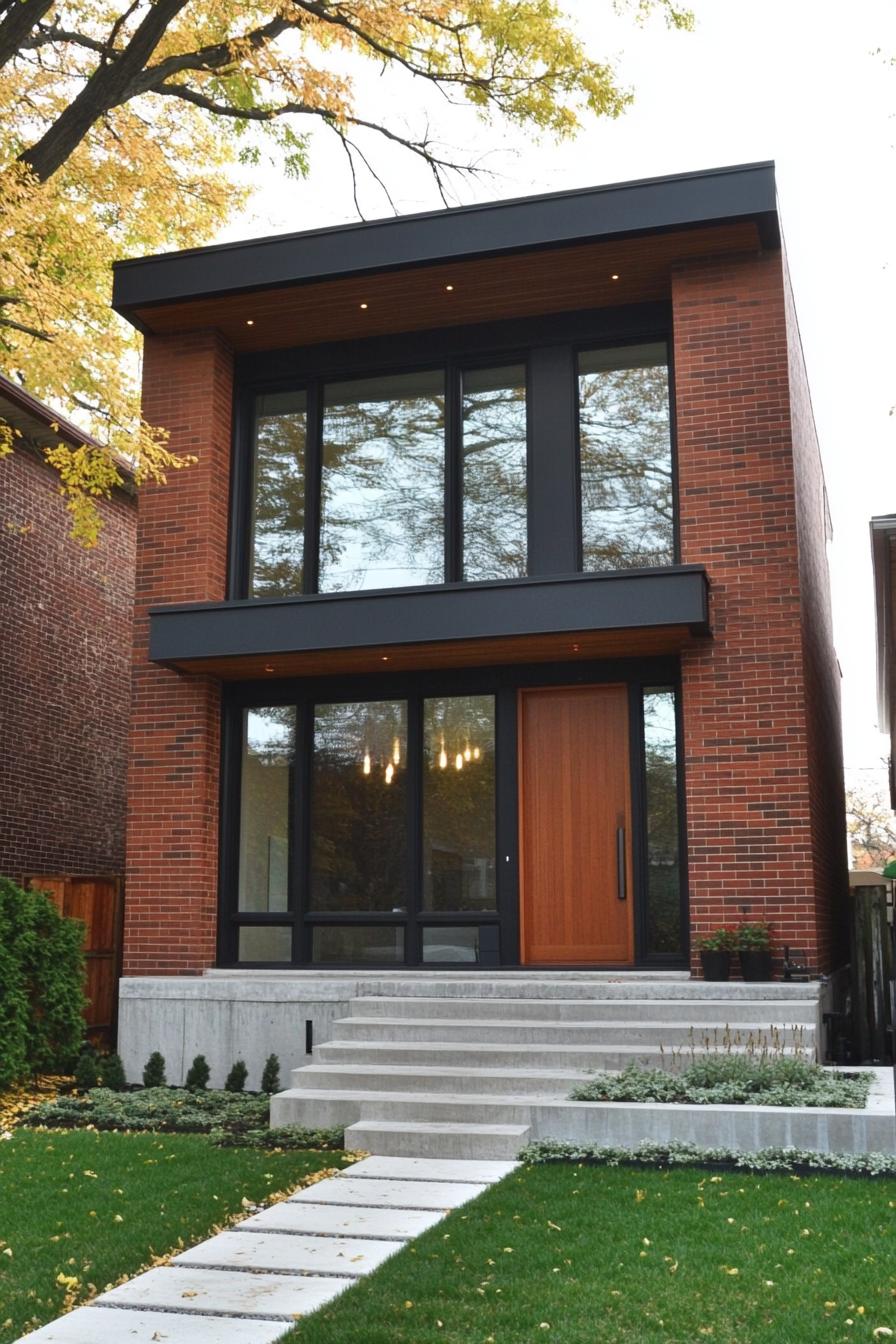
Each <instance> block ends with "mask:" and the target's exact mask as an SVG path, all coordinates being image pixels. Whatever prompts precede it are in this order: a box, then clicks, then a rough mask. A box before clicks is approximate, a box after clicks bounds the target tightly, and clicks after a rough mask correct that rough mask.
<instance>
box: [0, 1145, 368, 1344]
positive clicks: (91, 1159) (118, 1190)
mask: <svg viewBox="0 0 896 1344" xmlns="http://www.w3.org/2000/svg"><path fill="white" fill-rule="evenodd" d="M345 1160H346V1159H345V1157H344V1155H343V1154H340V1153H333V1152H330V1153H318V1152H287V1153H272V1152H264V1151H261V1150H259V1149H253V1148H238V1149H229V1148H216V1147H214V1145H213V1144H211V1143H210V1141H209V1140H208V1139H207V1138H205V1137H204V1136H203V1135H198V1134H100V1133H95V1132H90V1131H83V1130H82V1131H56V1132H54V1133H45V1132H37V1131H32V1130H25V1129H17V1130H14V1131H13V1136H12V1138H11V1139H9V1140H6V1141H4V1142H0V1344H8V1341H10V1340H14V1339H17V1338H18V1336H19V1335H20V1334H22V1332H23V1331H24V1330H26V1329H33V1328H34V1327H35V1326H37V1325H40V1324H43V1323H44V1322H46V1321H49V1320H52V1319H53V1317H54V1316H58V1315H59V1313H60V1312H61V1311H62V1310H63V1309H64V1308H65V1306H66V1305H70V1304H73V1303H76V1302H82V1301H85V1300H86V1299H88V1298H89V1297H90V1296H92V1295H93V1287H96V1288H97V1289H99V1290H102V1289H103V1288H104V1287H105V1286H106V1285H107V1284H111V1283H114V1282H116V1280H118V1279H120V1278H121V1277H122V1276H129V1275H131V1274H135V1273H136V1272H137V1271H138V1270H139V1269H140V1268H141V1267H143V1266H144V1265H147V1264H149V1263H150V1262H151V1261H152V1260H153V1258H154V1257H156V1256H162V1255H165V1254H166V1253H168V1252H170V1251H173V1250H176V1249H178V1248H179V1247H180V1246H181V1245H188V1244H191V1243H193V1242H196V1241H200V1240H202V1238H203V1237H205V1236H207V1235H208V1234H209V1233H211V1232H212V1231H214V1230H215V1228H216V1226H217V1225H219V1224H221V1223H224V1222H225V1221H226V1220H227V1218H228V1216H229V1215H231V1214H233V1213H237V1212H239V1211H240V1209H241V1208H242V1200H243V1199H246V1200H251V1201H255V1200H263V1199H265V1198H267V1197H268V1196H270V1195H271V1194H273V1193H275V1192H276V1191H279V1190H285V1189H287V1188H289V1187H291V1186H294V1185H298V1184H300V1183H301V1182H302V1181H303V1180H304V1179H305V1178H306V1177H307V1176H308V1175H310V1174H311V1173H313V1172H315V1171H318V1170H320V1169H321V1168H324V1167H341V1166H343V1165H344V1164H345ZM60 1275H62V1276H63V1277H64V1279H67V1280H68V1282H64V1281H60V1280H59V1277H58V1276H60Z"/></svg>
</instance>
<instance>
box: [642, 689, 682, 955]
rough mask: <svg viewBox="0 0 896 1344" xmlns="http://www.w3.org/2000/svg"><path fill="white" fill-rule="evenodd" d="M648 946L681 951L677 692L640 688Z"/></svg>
mask: <svg viewBox="0 0 896 1344" xmlns="http://www.w3.org/2000/svg"><path fill="white" fill-rule="evenodd" d="M644 768H645V778H646V809H647V951H648V952H649V953H650V952H665V953H669V952H672V953H675V952H681V951H682V947H681V887H680V872H679V864H678V765H677V760H676V751H675V692H674V691H673V690H670V689H657V690H653V689H651V690H645V692H644Z"/></svg>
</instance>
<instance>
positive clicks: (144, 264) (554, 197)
mask: <svg viewBox="0 0 896 1344" xmlns="http://www.w3.org/2000/svg"><path fill="white" fill-rule="evenodd" d="M740 219H752V220H755V221H756V224H757V226H758V229H759V236H760V239H761V241H762V244H763V246H765V247H777V246H779V245H780V233H779V230H778V216H777V205H776V198H775V173H774V164H773V163H771V162H765V163H749V164H741V165H738V166H734V167H728V168H713V169H709V170H706V171H703V172H698V173H680V174H674V175H672V176H668V177H653V178H644V179H642V180H640V181H634V182H621V183H616V184H614V185H611V186H603V187H585V188H582V189H580V190H577V191H563V192H551V193H549V194H546V195H541V196H522V197H517V198H515V199H513V200H507V201H491V202H487V203H485V204H480V205H466V206H458V207H455V208H452V209H446V210H432V211H427V212H426V213H423V214H416V215H399V216H396V217H392V218H388V219H376V220H370V221H366V222H361V223H357V224H341V225H338V226H335V227H333V228H328V229H311V230H309V231H307V232H304V233H288V234H280V235H277V236H274V237H269V238H255V239H250V240H248V241H246V242H237V243H223V244H220V245H217V246H214V247H202V248H192V249H189V250H188V251H184V252H171V253H165V254H163V255H160V256H153V257H137V258H134V259H132V260H128V261H119V262H116V263H115V273H114V287H113V307H114V308H115V309H116V311H117V312H120V313H123V314H124V315H125V316H127V315H129V314H130V313H132V312H133V311H134V310H135V309H139V308H144V307H149V306H150V305H153V304H164V303H177V302H184V301H186V300H189V299H200V298H209V297H212V296H214V295H219V294H235V293H240V292H250V291H253V290H259V289H270V288H275V287H279V286H283V285H299V284H303V283H307V282H310V281H314V280H317V281H320V280H326V279H335V278H337V277H340V276H348V275H359V274H363V273H365V272H372V271H386V270H390V269H396V268H398V267H402V266H420V265H426V264H431V263H437V262H439V261H447V260H452V259H456V258H460V257H477V256H494V255H499V254H501V253H511V252H521V251H527V250H530V249H537V248H547V247H558V246H563V245H571V244H574V243H581V242H588V241H596V240H599V239H602V238H613V237H620V236H623V235H634V234H644V233H653V232H666V231H668V230H670V229H680V228H686V227H689V226H693V227H698V226H704V225H709V224H719V223H731V222H733V221H735V220H740Z"/></svg>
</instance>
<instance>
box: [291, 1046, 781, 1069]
mask: <svg viewBox="0 0 896 1344" xmlns="http://www.w3.org/2000/svg"><path fill="white" fill-rule="evenodd" d="M708 1053H715V1052H711V1051H706V1050H704V1049H702V1048H701V1047H695V1048H694V1050H693V1051H691V1049H690V1048H688V1049H687V1050H682V1051H681V1053H680V1054H679V1055H677V1056H673V1055H672V1054H671V1052H670V1051H669V1050H661V1049H660V1048H659V1044H657V1045H653V1046H652V1045H594V1044H590V1043H585V1044H581V1045H566V1044H564V1045H553V1044H550V1043H547V1042H538V1043H533V1042H527V1041H520V1042H517V1043H515V1044H514V1043H512V1042H504V1043H498V1044H494V1043H492V1042H490V1041H489V1042H483V1041H478V1042H476V1041H394V1040H393V1041H330V1042H328V1043H327V1044H326V1045H321V1046H318V1047H317V1049H316V1050H315V1052H314V1062H315V1063H317V1064H362V1065H365V1064H366V1065H372V1066H373V1065H375V1066H376V1067H380V1068H384V1069H385V1068H391V1067H392V1065H394V1064H404V1065H408V1066H411V1065H416V1066H420V1067H423V1068H427V1067H432V1066H434V1065H436V1064H438V1066H439V1067H440V1068H441V1067H447V1068H452V1069H467V1070H469V1069H479V1068H485V1067H494V1068H503V1069H560V1070H564V1069H577V1070H588V1069H609V1070H611V1071H615V1070H619V1069H624V1068H626V1066H627V1065H629V1064H641V1065H644V1066H646V1067H650V1068H670V1069H671V1068H684V1067H686V1066H687V1065H688V1064H689V1063H690V1062H691V1058H692V1056H693V1058H694V1059H700V1058H702V1057H703V1056H704V1055H706V1054H708ZM782 1053H784V1054H793V1053H795V1051H793V1050H792V1049H790V1048H789V1047H785V1048H784V1050H783V1051H782Z"/></svg>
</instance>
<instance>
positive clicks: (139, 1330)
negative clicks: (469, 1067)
mask: <svg viewBox="0 0 896 1344" xmlns="http://www.w3.org/2000/svg"><path fill="white" fill-rule="evenodd" d="M515 1166H516V1163H515V1162H462V1161H449V1160H445V1159H441V1160H439V1161H435V1162H427V1161H422V1160H421V1159H419V1158H411V1159H407V1160H401V1159H395V1158H370V1159H366V1160H364V1161H362V1162H359V1163H357V1164H356V1166H354V1167H352V1168H350V1174H346V1173H340V1174H339V1175H338V1176H331V1177H329V1178H328V1179H327V1180H324V1181H318V1182H317V1184H315V1185H311V1186H307V1187H305V1188H304V1189H302V1190H297V1191H296V1192H295V1193H294V1194H293V1195H291V1196H290V1197H289V1199H288V1200H287V1201H285V1202H284V1203H282V1204H277V1205H272V1206H271V1207H270V1208H267V1209H263V1210H262V1211H261V1212H260V1213H257V1214H254V1215H253V1216H252V1217H250V1218H247V1219H245V1220H244V1221H243V1222H241V1223H238V1224H237V1225H236V1226H235V1227H233V1228H231V1229H229V1230H228V1231H226V1232H220V1233H218V1234H217V1235H216V1236H214V1237H209V1238H208V1239H207V1240H206V1241H204V1242H202V1243H200V1245H198V1246H194V1247H192V1248H191V1249H190V1250H188V1251H184V1252H182V1253H181V1254H180V1255H177V1256H175V1258H174V1259H173V1260H172V1262H171V1263H170V1264H169V1265H164V1266H160V1267H158V1268H156V1269H150V1270H148V1271H147V1272H146V1273H145V1274H139V1275H137V1277H136V1278H134V1279H131V1280H130V1281H129V1282H128V1283H123V1284H120V1285H119V1286H118V1287H117V1288H113V1289H111V1290H110V1291H109V1292H108V1293H103V1295H102V1296H101V1297H99V1298H97V1299H96V1301H95V1302H93V1303H91V1305H90V1306H87V1307H79V1308H78V1309H77V1310H75V1311H73V1312H71V1313H70V1314H69V1315H68V1316H62V1317H60V1318H59V1319H58V1320H56V1321H51V1323H50V1324H49V1325H45V1326H43V1327H42V1329H40V1330H37V1331H35V1332H34V1333H33V1334H31V1335H28V1336H24V1337H23V1340H24V1339H27V1341H28V1344H120V1342H121V1341H122V1340H128V1341H133V1344H159V1342H160V1341H163V1342H164V1344H273V1341H274V1340H277V1339H280V1338H281V1337H282V1336H283V1335H284V1334H286V1332H287V1331H288V1330H289V1329H290V1328H291V1327H292V1325H293V1324H294V1323H295V1321H296V1320H297V1319H298V1318H300V1317H302V1316H307V1315H308V1314H309V1313H310V1312H312V1311H316V1310H317V1308H318V1307H321V1306H323V1305H324V1304H325V1303H327V1302H330V1301H331V1300H332V1299H333V1298H334V1297H336V1296H337V1294H339V1293H341V1292H343V1291H344V1290H345V1289H346V1288H347V1287H349V1286H350V1285H351V1284H353V1283H356V1282H357V1281H358V1280H359V1279H360V1278H362V1277H363V1276H364V1275H365V1274H368V1273H370V1271H371V1270H373V1269H375V1268H376V1267H377V1266H378V1265H380V1264H382V1263H383V1261H384V1260H386V1259H388V1257H389V1256H391V1255H395V1254H396V1252H397V1251H399V1250H400V1249H401V1248H402V1246H403V1245H404V1244H405V1243H406V1242H407V1241H409V1240H410V1239H411V1238H413V1237H415V1236H417V1235H419V1233H421V1232H425V1231H426V1230H427V1228H429V1227H432V1226H433V1225H434V1224H435V1223H437V1222H439V1220H440V1219H441V1218H442V1217H443V1216H444V1215H445V1214H446V1213H447V1212H448V1211H449V1210H450V1209H454V1208H457V1207H459V1206H460V1205H462V1204H465V1203H466V1202H467V1201H468V1200H470V1199H475V1198H476V1196H477V1195H479V1194H481V1193H482V1192H483V1190H485V1189H487V1187H488V1186H489V1185H491V1184H492V1183H493V1182H495V1181H498V1180H501V1179H502V1177H504V1176H506V1175H508V1174H509V1172H511V1171H513V1170H514V1168H515ZM410 1287H411V1285H410V1282H409V1285H408V1289H409V1291H410ZM18 1344H22V1341H19V1342H18Z"/></svg>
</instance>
